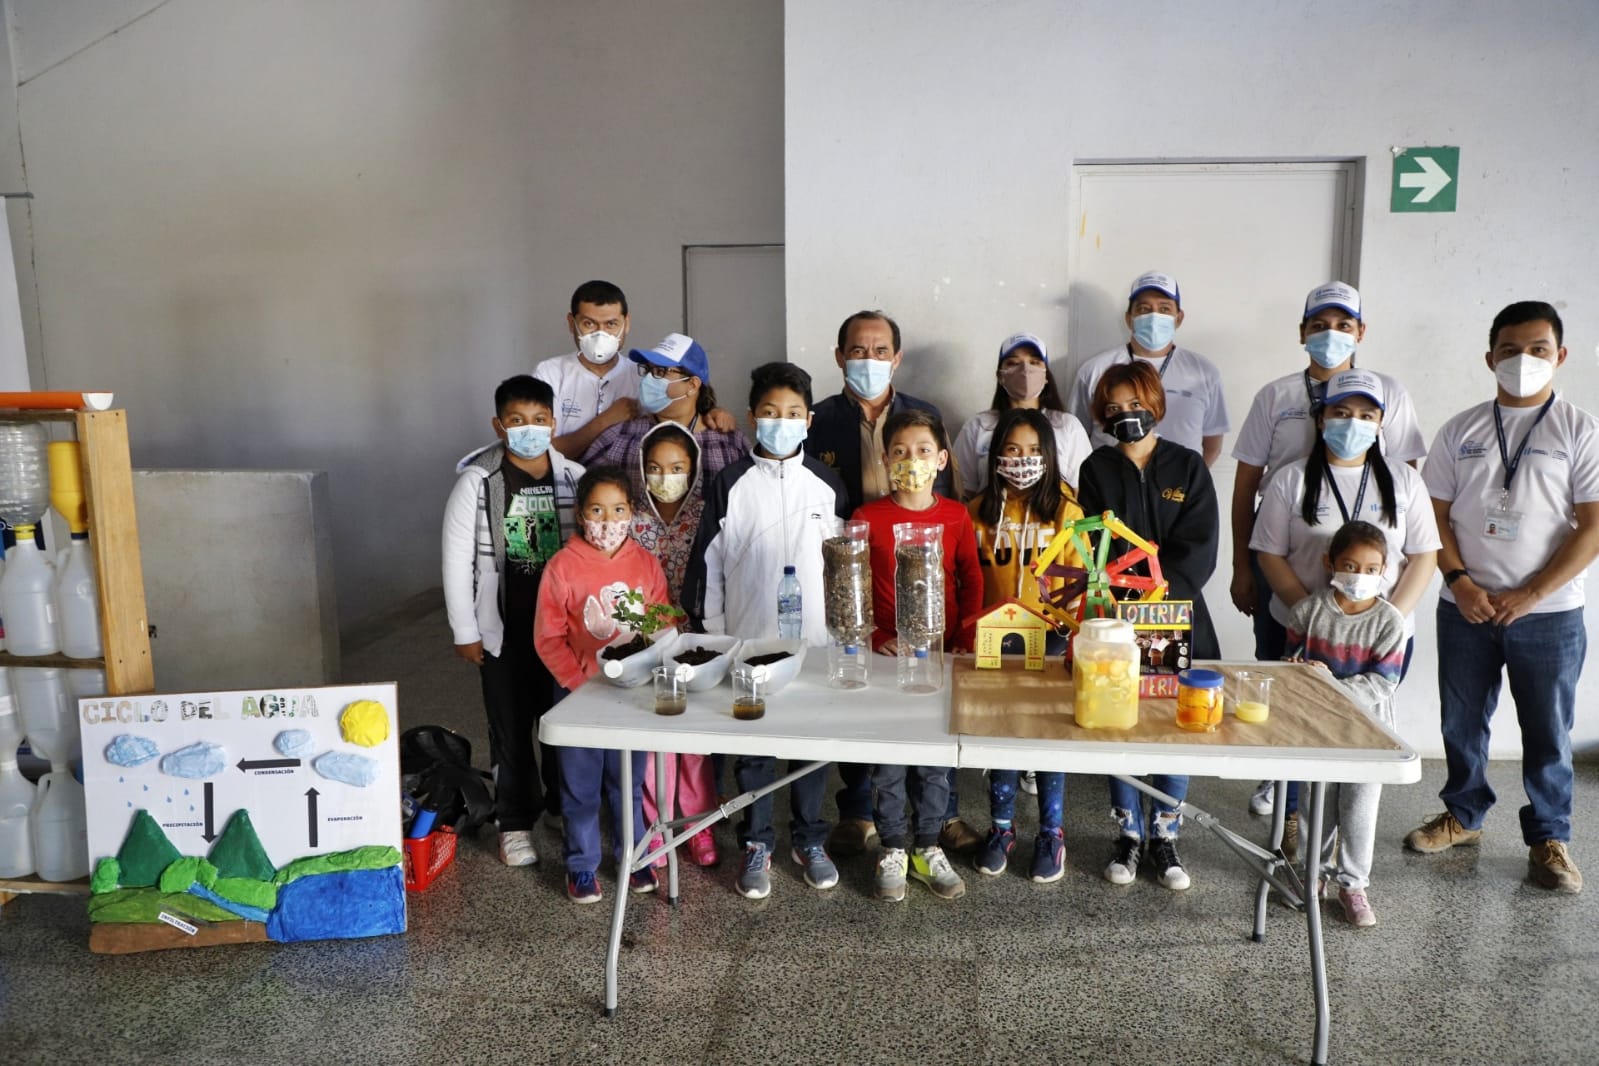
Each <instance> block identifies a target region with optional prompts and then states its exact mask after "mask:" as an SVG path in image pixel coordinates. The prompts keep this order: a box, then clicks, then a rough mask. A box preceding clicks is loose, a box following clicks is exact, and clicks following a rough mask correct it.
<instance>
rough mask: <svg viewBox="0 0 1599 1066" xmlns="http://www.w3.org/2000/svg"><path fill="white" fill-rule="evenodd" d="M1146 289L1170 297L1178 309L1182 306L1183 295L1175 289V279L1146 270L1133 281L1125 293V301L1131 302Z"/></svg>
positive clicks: (1156, 271) (1158, 272)
mask: <svg viewBox="0 0 1599 1066" xmlns="http://www.w3.org/2000/svg"><path fill="white" fill-rule="evenodd" d="M1148 289H1153V290H1155V291H1156V292H1159V293H1164V294H1165V295H1167V296H1170V297H1171V298H1172V299H1173V300H1175V301H1176V303H1177V306H1178V307H1181V306H1182V305H1183V295H1182V291H1181V290H1180V289H1178V288H1177V279H1176V278H1174V277H1172V276H1171V275H1170V274H1162V273H1161V272H1160V271H1158V270H1148V271H1145V272H1144V273H1142V274H1140V275H1138V277H1137V278H1136V279H1134V281H1133V287H1132V288H1131V289H1129V290H1128V291H1127V299H1129V300H1131V299H1132V298H1133V297H1134V296H1137V295H1138V294H1139V293H1141V292H1144V291H1146V290H1148Z"/></svg>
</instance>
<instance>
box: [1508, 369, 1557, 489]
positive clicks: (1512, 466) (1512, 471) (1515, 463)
mask: <svg viewBox="0 0 1599 1066" xmlns="http://www.w3.org/2000/svg"><path fill="white" fill-rule="evenodd" d="M1554 405H1555V394H1554V393H1552V392H1551V393H1550V394H1549V398H1548V399H1547V400H1545V401H1544V403H1543V407H1542V408H1540V409H1539V411H1538V417H1537V418H1534V419H1533V420H1532V425H1530V426H1528V427H1527V434H1526V436H1524V437H1522V438H1521V446H1520V447H1519V448H1517V449H1516V457H1515V458H1514V459H1512V458H1510V449H1509V448H1508V447H1507V446H1506V441H1505V419H1504V416H1503V415H1502V414H1500V413H1499V401H1498V400H1495V401H1494V432H1495V433H1497V434H1498V436H1499V458H1500V459H1501V460H1502V461H1503V462H1504V464H1505V484H1504V488H1503V489H1502V490H1501V491H1502V495H1503V498H1504V499H1506V500H1509V499H1510V483H1511V482H1512V481H1514V480H1516V471H1517V470H1520V469H1521V457H1522V455H1523V453H1525V452H1526V450H1527V445H1528V443H1529V442H1531V440H1532V434H1533V432H1534V431H1535V430H1537V428H1538V423H1539V422H1542V421H1543V419H1544V415H1547V414H1548V413H1549V408H1551V407H1553V406H1554Z"/></svg>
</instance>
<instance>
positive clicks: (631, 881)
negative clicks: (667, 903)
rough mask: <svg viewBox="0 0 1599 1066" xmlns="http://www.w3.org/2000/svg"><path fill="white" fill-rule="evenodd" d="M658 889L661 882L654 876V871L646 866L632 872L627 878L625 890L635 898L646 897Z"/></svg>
mask: <svg viewBox="0 0 1599 1066" xmlns="http://www.w3.org/2000/svg"><path fill="white" fill-rule="evenodd" d="M660 887H661V882H660V880H659V879H658V878H657V877H656V876H655V871H654V870H653V869H652V868H650V867H648V866H646V867H644V869H642V870H634V871H633V872H632V873H631V874H629V875H628V878H627V890H628V891H629V892H631V893H633V894H634V895H635V896H647V895H649V894H650V893H651V892H654V891H655V890H656V889H657V888H660Z"/></svg>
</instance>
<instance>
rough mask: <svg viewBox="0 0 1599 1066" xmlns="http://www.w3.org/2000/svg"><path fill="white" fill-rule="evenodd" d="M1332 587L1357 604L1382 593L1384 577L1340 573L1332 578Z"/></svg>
mask: <svg viewBox="0 0 1599 1066" xmlns="http://www.w3.org/2000/svg"><path fill="white" fill-rule="evenodd" d="M1332 587H1333V588H1335V589H1337V590H1338V591H1339V592H1342V593H1343V594H1344V595H1345V596H1346V597H1347V598H1349V599H1351V600H1355V601H1356V602H1359V601H1361V600H1369V599H1371V598H1372V597H1373V596H1376V595H1377V594H1378V593H1379V592H1381V591H1382V575H1381V574H1350V573H1338V574H1334V575H1333V576H1332Z"/></svg>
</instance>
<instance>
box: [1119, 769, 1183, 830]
mask: <svg viewBox="0 0 1599 1066" xmlns="http://www.w3.org/2000/svg"><path fill="white" fill-rule="evenodd" d="M1105 780H1106V782H1108V783H1109V785H1110V808H1111V810H1110V816H1111V818H1113V819H1114V820H1115V822H1116V824H1117V825H1118V826H1120V827H1121V835H1122V836H1127V837H1137V838H1138V839H1140V840H1143V839H1144V838H1145V837H1146V836H1149V837H1159V838H1161V839H1162V840H1176V839H1177V834H1178V832H1179V831H1180V830H1181V829H1182V817H1181V816H1180V815H1178V813H1177V808H1176V807H1168V806H1167V805H1166V804H1164V803H1160V802H1157V801H1156V800H1155V798H1154V797H1153V796H1147V795H1145V794H1144V793H1142V792H1140V791H1138V789H1136V788H1134V787H1133V786H1132V785H1129V784H1128V783H1127V782H1125V781H1121V780H1119V779H1117V778H1114V777H1107V778H1106V779H1105ZM1149 783H1150V784H1151V785H1152V786H1154V787H1155V788H1158V789H1160V790H1161V791H1162V792H1164V793H1166V795H1168V796H1170V797H1171V798H1172V799H1175V800H1179V801H1180V800H1182V799H1183V798H1184V797H1186V796H1187V795H1188V778H1186V777H1175V776H1172V775H1170V774H1151V775H1150V777H1149ZM1146 803H1147V804H1148V805H1149V811H1148V813H1147V814H1146V813H1145V811H1144V805H1145V804H1146Z"/></svg>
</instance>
